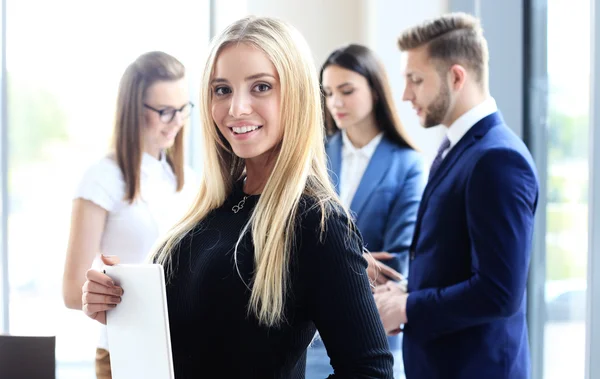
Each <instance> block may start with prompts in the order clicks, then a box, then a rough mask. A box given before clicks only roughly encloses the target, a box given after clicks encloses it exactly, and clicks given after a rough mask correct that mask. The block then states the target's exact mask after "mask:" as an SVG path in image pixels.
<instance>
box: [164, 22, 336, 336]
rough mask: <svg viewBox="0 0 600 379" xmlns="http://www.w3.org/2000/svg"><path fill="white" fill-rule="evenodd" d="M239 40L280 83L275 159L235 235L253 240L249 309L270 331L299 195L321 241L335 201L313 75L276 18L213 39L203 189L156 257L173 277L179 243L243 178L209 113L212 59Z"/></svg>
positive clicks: (209, 72) (204, 109) (306, 55)
mask: <svg viewBox="0 0 600 379" xmlns="http://www.w3.org/2000/svg"><path fill="white" fill-rule="evenodd" d="M238 43H244V44H249V45H252V46H255V47H257V48H258V49H260V50H262V51H263V52H264V53H265V54H266V55H267V56H268V57H269V58H270V60H271V62H272V63H273V65H274V66H275V68H276V70H277V73H278V74H279V80H280V86H281V87H280V88H281V108H280V109H281V115H280V122H281V125H282V129H283V138H282V141H281V143H280V147H279V154H278V156H277V158H276V162H275V166H274V169H273V172H272V173H271V175H270V177H269V179H268V181H267V183H266V185H265V188H264V190H263V192H262V194H261V196H260V198H259V200H258V203H257V205H256V208H255V209H254V211H253V213H252V215H251V217H250V220H249V221H248V224H247V225H246V227H245V228H244V229H243V230H242V233H241V234H240V237H239V238H240V240H241V238H242V236H243V235H244V234H245V233H247V232H249V231H251V233H252V238H253V242H254V262H255V270H254V278H253V281H252V284H251V286H252V293H251V297H250V304H249V308H248V312H249V313H250V312H251V313H254V314H255V315H256V317H257V319H258V320H259V322H260V323H261V324H263V325H267V326H273V325H277V324H279V323H280V322H282V321H283V320H284V305H285V304H284V303H285V297H286V291H287V288H288V279H289V273H288V264H289V262H290V253H291V252H292V251H293V248H294V246H295V244H294V235H295V233H296V229H295V227H296V221H297V220H298V217H297V216H299V215H298V206H299V203H300V199H301V197H302V196H303V195H307V196H309V197H311V198H312V199H314V200H315V201H314V203H315V204H316V205H317V206H319V207H320V210H321V236H323V231H324V223H325V219H326V217H327V215H328V214H329V213H330V212H331V211H332V209H333V208H332V205H334V204H339V202H338V200H337V195H336V194H335V190H334V189H333V187H332V185H331V183H330V181H329V176H328V173H327V169H326V165H325V149H324V133H323V116H322V114H323V113H322V108H321V99H320V87H319V81H318V76H317V71H316V68H315V66H314V63H313V62H314V61H313V59H312V55H311V52H310V49H309V47H308V45H307V43H306V41H305V40H304V38H303V37H302V36H301V35H300V33H298V31H296V30H295V29H294V28H293V27H291V26H290V25H288V24H286V23H284V22H282V21H280V20H277V19H273V18H264V17H247V18H243V19H241V20H239V21H237V22H235V23H233V24H232V25H230V26H229V27H227V28H226V29H225V30H224V31H223V32H222V33H221V34H220V35H219V36H217V37H216V38H215V39H214V40H213V42H212V44H211V48H210V53H209V56H208V60H207V63H206V67H205V70H204V76H203V79H202V92H201V98H202V99H203V101H202V102H201V107H200V108H201V124H202V126H203V133H204V135H205V138H204V170H203V177H202V179H201V184H200V191H199V194H198V197H197V199H196V203H195V204H194V206H193V207H192V209H191V210H190V211H189V212H188V214H187V215H186V216H185V217H184V219H183V220H182V221H180V222H179V223H178V224H177V225H176V226H175V227H174V228H173V229H172V230H171V232H170V233H169V235H168V236H167V238H166V240H165V241H164V243H163V244H162V246H161V248H160V249H158V251H156V253H155V254H154V255H153V259H155V260H156V262H157V263H161V264H165V265H167V266H168V268H167V272H168V273H172V272H173V267H172V262H171V261H172V258H173V254H174V251H176V248H177V245H178V244H179V243H180V242H181V240H182V239H183V237H184V236H185V235H186V234H187V233H189V232H190V231H191V230H192V228H194V227H195V226H196V225H197V224H198V222H200V221H201V220H202V219H204V218H205V217H206V216H207V214H208V213H209V212H210V211H212V210H213V209H216V208H218V207H220V206H221V205H222V204H223V203H224V202H225V200H226V198H227V196H228V195H229V194H230V193H231V191H232V189H233V185H234V183H235V182H236V181H237V180H239V179H241V178H242V176H243V175H244V169H245V162H244V160H243V159H241V158H239V157H237V156H236V155H235V154H234V153H233V151H232V149H231V146H230V145H229V143H228V142H227V141H226V139H225V138H224V137H223V136H222V135H221V134H220V132H219V131H218V128H217V126H216V124H215V122H214V120H213V119H212V117H211V112H210V106H211V99H212V91H211V85H210V82H211V78H212V76H213V70H214V66H215V61H216V59H217V58H218V56H219V53H220V52H221V51H222V50H223V49H224V48H225V47H227V46H230V45H232V44H238ZM312 202H313V201H311V203H312ZM335 208H336V209H337V208H338V207H335ZM238 244H239V240H238ZM236 253H237V244H236Z"/></svg>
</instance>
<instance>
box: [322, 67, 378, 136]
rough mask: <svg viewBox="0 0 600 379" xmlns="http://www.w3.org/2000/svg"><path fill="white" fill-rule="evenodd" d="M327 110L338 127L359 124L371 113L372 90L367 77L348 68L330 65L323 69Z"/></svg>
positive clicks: (343, 127)
mask: <svg viewBox="0 0 600 379" xmlns="http://www.w3.org/2000/svg"><path fill="white" fill-rule="evenodd" d="M321 84H322V86H323V91H324V93H325V98H326V106H327V110H329V113H330V114H331V116H332V117H333V120H334V121H335V123H336V125H337V127H338V128H340V129H348V128H352V127H353V126H356V125H359V124H361V122H363V121H364V120H365V119H367V118H368V117H371V114H372V113H373V92H372V91H371V87H370V86H369V83H368V82H367V79H366V78H365V77H364V76H362V75H360V74H358V73H356V72H354V71H351V70H348V69H345V68H342V67H340V66H337V65H330V66H327V67H326V68H325V70H323V83H321Z"/></svg>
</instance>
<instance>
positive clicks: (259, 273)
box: [84, 17, 393, 379]
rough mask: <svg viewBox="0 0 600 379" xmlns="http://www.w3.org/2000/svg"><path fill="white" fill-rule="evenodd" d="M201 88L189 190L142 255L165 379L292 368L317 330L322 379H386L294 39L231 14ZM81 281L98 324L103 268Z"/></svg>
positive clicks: (305, 55) (315, 88)
mask: <svg viewBox="0 0 600 379" xmlns="http://www.w3.org/2000/svg"><path fill="white" fill-rule="evenodd" d="M202 87H203V89H202V91H203V92H202V98H203V99H204V101H203V103H202V106H201V118H202V121H203V122H202V125H203V126H204V128H205V129H204V135H205V136H206V138H205V140H204V153H205V157H204V158H205V159H204V162H205V165H204V171H203V173H204V176H203V178H202V180H201V184H200V193H199V196H198V198H197V202H196V204H195V206H194V207H193V209H192V210H191V211H190V212H188V214H187V215H186V216H185V217H184V219H183V220H182V221H181V222H180V223H179V224H178V225H177V226H176V227H175V228H173V230H172V231H171V233H170V235H169V236H168V238H166V240H165V242H164V244H163V245H162V247H161V248H160V249H159V250H158V251H157V252H156V253H155V254H154V255H153V259H154V261H156V262H159V263H161V264H163V265H164V267H165V270H166V274H167V277H168V284H167V298H168V306H169V317H170V327H171V339H172V349H173V358H174V361H175V375H176V377H177V379H183V378H197V377H201V376H203V373H206V372H212V371H215V370H216V371H215V372H218V373H219V377H223V378H304V376H305V374H304V371H305V360H306V349H307V347H308V345H309V344H310V342H311V341H312V339H313V337H314V335H315V332H316V331H317V330H318V331H319V332H320V335H321V337H322V339H323V341H324V343H325V346H326V348H327V351H328V354H329V356H330V357H331V364H332V366H333V369H334V373H335V374H334V375H333V376H332V377H335V378H391V377H392V366H393V358H392V355H391V353H390V351H389V348H388V344H387V340H386V336H385V333H384V331H383V329H382V325H381V324H380V321H378V315H377V310H376V307H375V304H374V301H373V297H372V294H371V288H370V286H369V279H368V276H367V273H366V267H367V262H366V261H365V259H364V258H363V257H362V250H363V247H362V242H361V239H360V236H359V234H358V232H357V231H356V228H355V227H354V225H353V224H352V223H351V222H350V220H349V218H348V215H347V214H346V212H345V211H344V210H343V207H342V206H341V204H339V202H338V200H337V196H336V194H335V190H334V189H333V187H332V185H331V184H330V181H329V177H328V174H327V170H326V164H325V152H324V144H323V141H324V134H323V119H322V109H321V98H320V90H319V82H318V76H317V72H316V69H315V67H314V64H313V60H312V57H311V54H310V50H309V48H308V46H307V44H306V42H305V41H304V39H303V38H302V37H301V35H300V34H299V33H298V32H297V31H295V29H293V28H292V27H290V26H288V25H287V24H285V23H283V22H281V21H278V20H275V19H271V18H253V17H250V18H245V19H242V20H240V21H238V22H236V23H234V24H232V25H231V26H229V27H228V28H227V29H226V30H224V31H223V32H222V34H221V35H219V36H218V37H217V38H216V39H215V40H214V42H213V44H212V47H211V50H210V55H209V58H208V61H207V65H206V69H205V76H204V78H203V83H202ZM107 263H111V262H109V261H107ZM112 263H116V262H115V261H112ZM87 277H88V281H87V282H86V283H87V284H86V285H87V286H88V288H93V289H94V291H91V292H87V293H86V295H85V296H84V303H85V306H84V309H85V312H86V314H87V315H88V316H90V317H91V318H93V319H96V320H98V321H100V322H102V323H104V322H105V320H106V314H105V311H106V310H108V309H111V308H113V307H114V306H115V304H109V303H107V302H106V301H105V297H104V296H103V294H105V293H108V292H109V291H111V290H112V288H110V287H108V286H106V284H105V283H107V281H110V278H108V277H107V276H106V275H104V274H101V273H100V272H98V271H94V270H90V271H89V272H88V275H87ZM125 290H127V289H125ZM115 303H117V302H115ZM117 306H118V305H117Z"/></svg>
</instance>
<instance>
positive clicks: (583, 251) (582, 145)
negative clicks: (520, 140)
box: [544, 0, 591, 379]
mask: <svg viewBox="0 0 600 379" xmlns="http://www.w3.org/2000/svg"><path fill="white" fill-rule="evenodd" d="M547 9H548V15H547V16H548V26H547V54H548V55H547V63H548V85H549V86H548V88H549V92H548V130H547V133H548V141H547V149H548V150H547V151H548V155H547V162H548V172H547V183H546V184H547V189H548V190H547V204H546V217H547V222H546V227H547V230H546V286H545V290H546V291H545V292H546V293H545V300H546V317H547V318H546V324H545V328H544V378H545V379H555V378H556V379H559V378H566V377H569V378H583V377H584V368H585V336H586V325H585V311H586V288H587V284H586V277H587V256H588V177H589V175H588V173H589V171H588V165H589V159H588V142H589V137H588V136H589V115H588V113H589V107H590V99H589V92H590V78H591V76H590V17H589V14H590V1H589V0H548V2H547ZM574 41H576V42H577V43H574Z"/></svg>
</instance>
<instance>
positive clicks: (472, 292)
mask: <svg viewBox="0 0 600 379" xmlns="http://www.w3.org/2000/svg"><path fill="white" fill-rule="evenodd" d="M537 200H538V179H537V176H536V170H535V165H534V163H533V159H532V157H531V155H530V154H529V151H528V150H527V148H526V147H525V144H524V143H523V142H522V141H521V140H520V139H519V138H518V137H517V136H516V135H515V134H514V133H513V132H512V131H511V130H510V129H509V128H508V127H507V126H506V125H505V124H504V121H503V119H502V116H501V115H500V113H499V112H496V113H493V114H491V115H489V116H487V117H485V118H483V119H482V120H481V121H479V122H478V123H477V124H475V125H474V126H473V127H472V128H471V129H470V130H469V131H468V132H467V134H465V136H464V137H463V138H462V139H461V140H460V141H459V142H458V143H457V144H456V146H455V147H454V148H452V150H450V152H449V153H448V155H447V156H446V158H445V159H444V160H443V161H442V164H441V166H440V167H439V169H438V170H437V171H436V172H435V173H434V174H433V177H432V178H431V180H430V182H429V183H428V184H427V187H426V188H425V192H424V194H423V199H422V201H421V206H420V208H419V214H418V219H417V224H416V228H415V235H414V238H413V242H412V245H411V251H410V254H411V255H410V258H411V262H410V271H409V280H408V291H409V296H408V301H407V306H406V312H407V318H408V322H407V323H406V325H405V327H404V342H403V356H404V367H405V370H406V378H407V379H420V378H423V379H436V378H440V379H442V378H443V379H453V378H456V379H458V378H460V379H471V378H473V379H482V378H485V379H526V378H529V375H530V361H529V349H528V340H527V320H526V317H525V316H526V315H525V309H526V284H527V271H528V266H529V254H530V248H531V239H532V233H533V222H534V215H535V211H536V208H537Z"/></svg>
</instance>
